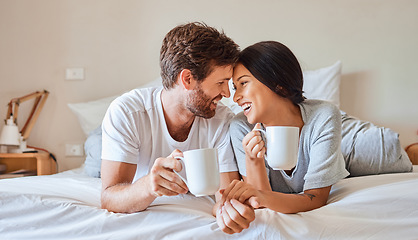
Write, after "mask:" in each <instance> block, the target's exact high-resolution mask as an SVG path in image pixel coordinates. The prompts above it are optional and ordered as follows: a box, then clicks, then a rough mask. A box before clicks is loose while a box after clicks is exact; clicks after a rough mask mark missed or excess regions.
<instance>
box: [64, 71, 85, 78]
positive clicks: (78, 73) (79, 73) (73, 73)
mask: <svg viewBox="0 0 418 240" xmlns="http://www.w3.org/2000/svg"><path fill="white" fill-rule="evenodd" d="M83 79H84V68H67V69H66V70H65V80H83Z"/></svg>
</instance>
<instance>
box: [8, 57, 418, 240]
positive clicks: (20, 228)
mask: <svg viewBox="0 0 418 240" xmlns="http://www.w3.org/2000/svg"><path fill="white" fill-rule="evenodd" d="M340 73H341V62H337V63H335V64H334V65H332V66H330V67H326V68H323V69H318V70H315V71H305V72H304V78H305V86H304V87H305V88H304V90H305V92H306V96H307V97H308V98H318V99H323V100H328V101H331V102H333V103H335V104H336V105H337V106H338V105H339V81H340ZM156 84H160V80H159V79H157V80H156V81H153V82H151V83H150V84H147V85H146V86H155V85H156ZM142 87H144V86H142ZM115 97H116V96H112V97H107V98H103V99H99V100H95V101H90V102H84V103H76V104H69V107H70V109H71V110H72V111H73V113H74V114H75V115H76V116H77V117H78V120H79V123H80V126H81V128H82V129H83V131H84V132H85V134H86V136H89V137H88V138H87V141H86V144H85V145H86V147H88V148H89V149H86V150H87V151H86V155H87V157H86V161H85V163H84V165H83V166H82V167H80V168H77V169H72V170H68V171H64V172H61V173H58V174H54V175H47V176H33V177H23V178H14V179H4V180H0V239H417V238H418V188H417V186H418V166H417V165H414V167H413V171H412V172H407V173H392V174H380V175H370V176H361V177H350V178H346V179H343V180H341V181H339V182H338V183H336V184H335V185H333V187H332V189H331V193H330V197H329V200H328V204H327V205H326V206H324V207H321V208H319V209H316V210H313V211H310V212H305V213H298V214H281V213H277V212H274V211H271V210H269V209H257V210H256V219H255V221H254V222H252V223H251V225H250V228H249V229H246V230H244V231H243V232H241V233H239V234H234V235H227V234H225V233H223V232H222V231H221V230H220V229H219V227H218V225H217V223H216V219H215V217H213V216H212V214H211V211H212V207H213V205H214V200H213V198H211V197H194V196H193V195H190V194H185V195H179V196H175V197H160V198H157V199H156V200H155V201H154V202H153V203H152V204H151V206H150V207H149V208H148V209H147V210H145V211H143V212H138V213H133V214H122V213H112V212H109V211H107V210H104V209H101V208H100V191H101V179H100V178H99V177H98V176H99V175H100V174H99V173H100V172H99V171H100V157H94V154H93V153H96V155H97V153H98V152H100V145H98V144H89V140H91V139H94V138H93V136H94V137H96V138H100V137H99V135H94V134H93V135H92V133H94V130H95V129H97V127H98V126H99V125H100V122H101V119H102V117H103V115H104V112H105V110H106V109H107V106H108V104H109V103H110V102H111V101H112V100H113V99H114V98H115ZM224 104H226V105H228V106H230V107H231V109H232V110H233V111H234V112H236V111H239V109H238V110H237V109H236V108H234V105H233V103H232V102H231V100H230V99H229V100H228V99H226V100H225V101H224ZM89 146H90V147H89ZM95 159H96V160H95ZM97 159H99V161H98V160H97Z"/></svg>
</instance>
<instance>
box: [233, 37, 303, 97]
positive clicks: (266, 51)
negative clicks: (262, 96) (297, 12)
mask: <svg viewBox="0 0 418 240" xmlns="http://www.w3.org/2000/svg"><path fill="white" fill-rule="evenodd" d="M238 63H241V64H242V65H244V67H245V68H247V69H248V70H249V71H250V72H251V74H252V75H253V76H254V77H255V78H257V79H258V80H259V81H260V82H262V83H263V84H264V85H266V86H267V87H268V88H270V89H271V90H272V91H273V92H275V93H277V94H278V95H279V96H281V97H284V98H288V99H290V100H291V101H292V102H293V104H295V105H296V104H298V103H301V102H303V101H304V100H305V97H304V96H303V90H302V88H303V74H302V69H301V68H300V65H299V62H298V60H297V59H296V57H295V55H294V54H293V53H292V51H290V49H289V48H288V47H286V46H285V45H283V44H281V43H279V42H275V41H265V42H259V43H256V44H254V45H251V46H249V47H247V48H245V49H244V50H242V52H241V53H240V55H239V58H238Z"/></svg>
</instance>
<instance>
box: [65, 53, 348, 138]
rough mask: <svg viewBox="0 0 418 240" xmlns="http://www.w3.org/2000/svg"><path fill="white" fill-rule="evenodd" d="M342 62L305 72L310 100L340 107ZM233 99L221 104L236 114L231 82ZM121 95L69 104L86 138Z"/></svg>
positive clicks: (223, 100)
mask: <svg viewBox="0 0 418 240" xmlns="http://www.w3.org/2000/svg"><path fill="white" fill-rule="evenodd" d="M341 66H342V64H341V61H337V62H336V63H335V64H333V65H332V66H329V67H324V68H320V69H317V70H309V71H304V72H303V78H304V84H303V91H304V92H305V93H304V95H305V97H306V98H308V99H321V100H326V101H329V102H332V103H334V104H335V105H337V106H339V105H340V79H341ZM153 86H161V77H159V78H157V79H155V80H154V81H152V82H150V83H148V84H145V85H143V86H140V87H139V88H145V87H153ZM229 86H230V91H231V97H229V98H223V99H222V100H221V102H222V103H223V104H224V105H226V106H228V107H229V108H231V109H232V111H233V112H234V113H235V114H236V113H238V112H241V111H242V109H241V107H239V106H238V104H236V103H235V102H234V101H233V96H234V90H233V89H232V82H231V81H230V82H229ZM118 96H119V95H115V96H111V97H106V98H102V99H98V100H95V101H89V102H82V103H69V104H68V107H69V108H70V109H71V111H72V112H73V113H74V114H75V115H76V116H77V118H78V121H79V123H80V125H81V128H82V129H83V132H84V133H85V134H86V136H88V135H89V133H90V132H91V131H93V130H94V129H96V128H97V127H98V126H100V124H101V123H102V120H103V117H104V115H105V113H106V110H107V108H108V107H109V105H110V103H111V102H112V101H113V100H114V99H115V98H116V97H118Z"/></svg>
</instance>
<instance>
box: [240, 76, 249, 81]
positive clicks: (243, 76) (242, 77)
mask: <svg viewBox="0 0 418 240" xmlns="http://www.w3.org/2000/svg"><path fill="white" fill-rule="evenodd" d="M243 77H250V76H249V75H242V76H240V77H239V78H238V79H237V81H239V80H241V78H243Z"/></svg>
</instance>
